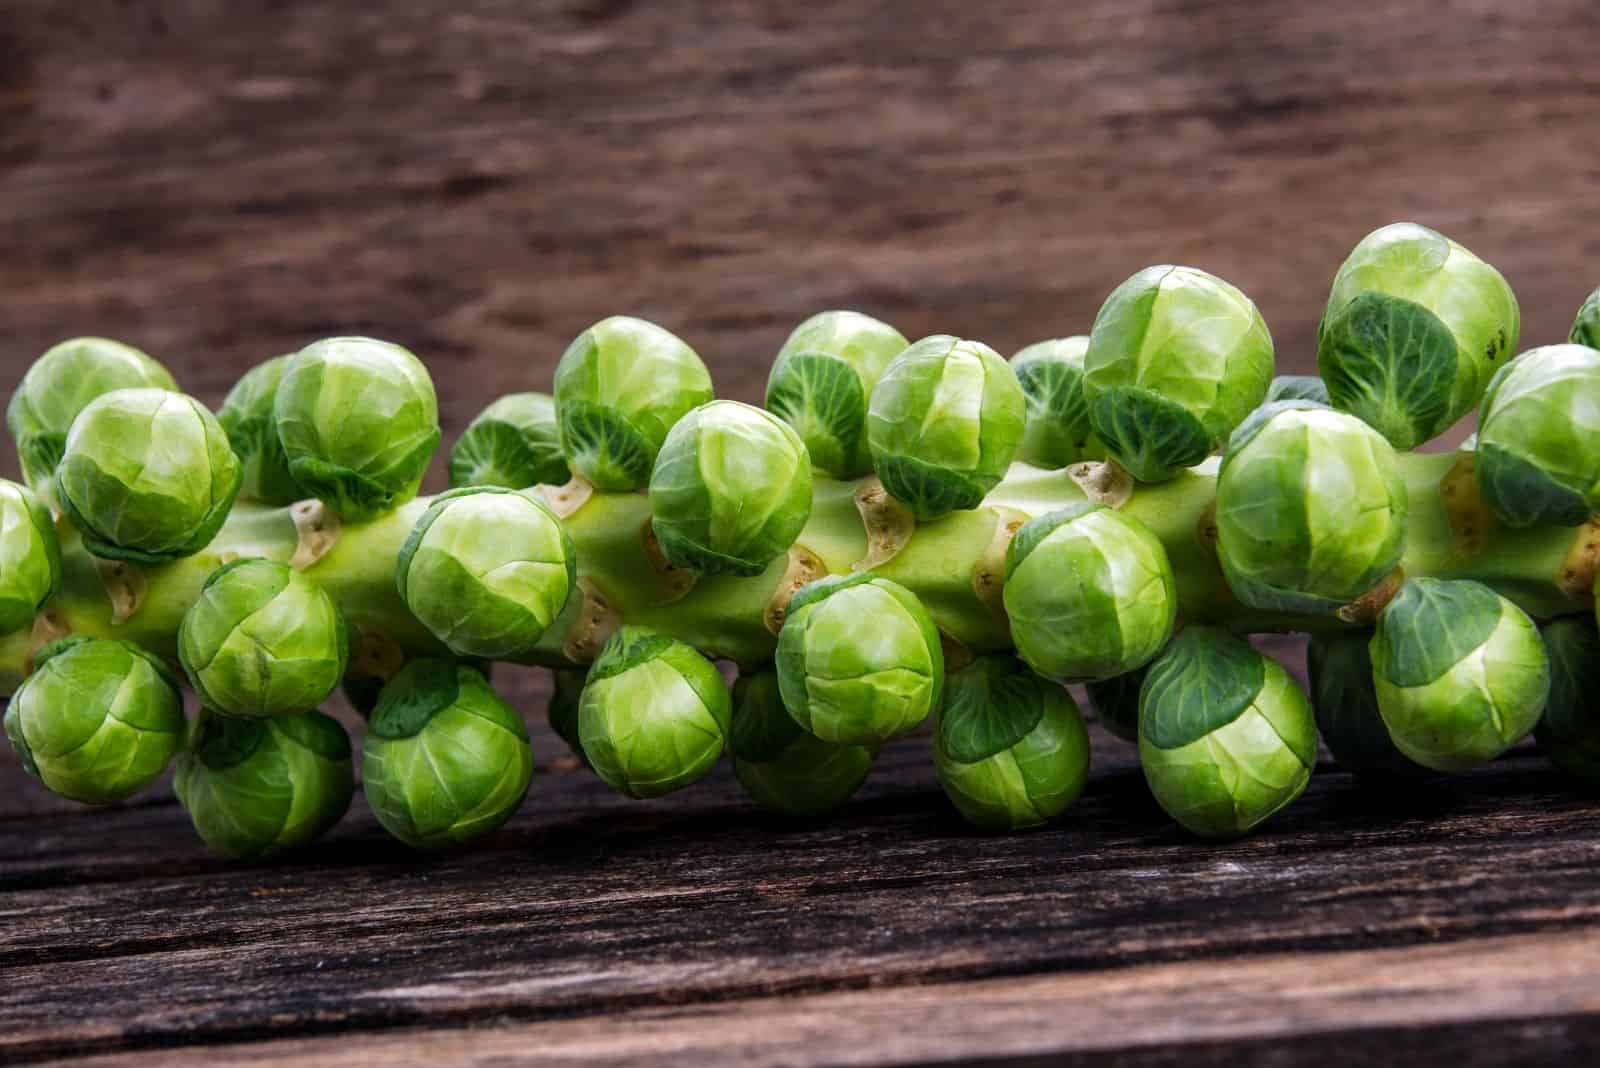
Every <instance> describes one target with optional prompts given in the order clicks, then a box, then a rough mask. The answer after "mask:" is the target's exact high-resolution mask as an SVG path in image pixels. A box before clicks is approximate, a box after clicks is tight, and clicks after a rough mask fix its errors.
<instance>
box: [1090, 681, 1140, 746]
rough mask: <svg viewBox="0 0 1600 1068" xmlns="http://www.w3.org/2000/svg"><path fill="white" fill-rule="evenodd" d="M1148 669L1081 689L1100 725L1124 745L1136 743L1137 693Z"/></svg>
mask: <svg viewBox="0 0 1600 1068" xmlns="http://www.w3.org/2000/svg"><path fill="white" fill-rule="evenodd" d="M1148 670H1149V669H1148V668H1139V669H1138V670H1136V671H1128V672H1124V673H1123V674H1121V675H1113V676H1112V677H1111V678H1109V679H1096V680H1094V681H1093V682H1090V683H1089V685H1088V686H1087V687H1085V689H1087V690H1088V692H1089V704H1090V705H1092V706H1093V708H1094V711H1095V714H1096V715H1097V716H1099V717H1100V725H1101V726H1102V727H1104V728H1105V729H1106V730H1108V731H1110V732H1111V733H1112V734H1114V735H1116V736H1117V737H1118V738H1121V739H1122V740H1123V741H1125V742H1133V743H1134V744H1136V745H1137V744H1138V742H1139V691H1140V690H1141V689H1143V687H1144V676H1145V673H1146V672H1147V671H1148Z"/></svg>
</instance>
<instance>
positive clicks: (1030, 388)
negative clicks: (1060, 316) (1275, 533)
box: [1011, 334, 1106, 467]
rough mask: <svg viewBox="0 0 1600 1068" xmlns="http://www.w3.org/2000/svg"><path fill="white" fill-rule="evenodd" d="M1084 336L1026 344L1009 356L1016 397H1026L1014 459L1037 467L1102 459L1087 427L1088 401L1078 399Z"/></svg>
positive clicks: (1086, 338) (1086, 344)
mask: <svg viewBox="0 0 1600 1068" xmlns="http://www.w3.org/2000/svg"><path fill="white" fill-rule="evenodd" d="M1088 351H1089V335H1087V334H1078V335H1076V336H1074V337H1059V338H1055V339H1053V340H1051V341H1040V342H1037V343H1036V344H1033V345H1029V346H1028V347H1027V348H1025V349H1022V350H1020V351H1018V352H1017V354H1016V355H1014V356H1012V357H1011V369H1012V370H1013V371H1015V372H1016V374H1017V382H1018V384H1019V385H1021V386H1022V395H1023V396H1024V397H1026V398H1027V402H1028V416H1027V425H1026V427H1025V429H1024V430H1023V432H1022V445H1021V447H1020V448H1019V449H1018V450H1017V459H1019V460H1022V461H1024V462H1025V463H1030V464H1033V465H1035V466H1037V467H1066V466H1067V465H1068V464H1075V463H1078V462H1080V461H1083V460H1101V459H1104V458H1105V455H1106V449H1105V446H1104V445H1102V444H1100V439H1098V438H1096V437H1095V436H1094V427H1093V426H1091V425H1090V424H1089V402H1088V400H1087V399H1085V397H1084V395H1083V358H1084V356H1085V355H1086V354H1087V353H1088Z"/></svg>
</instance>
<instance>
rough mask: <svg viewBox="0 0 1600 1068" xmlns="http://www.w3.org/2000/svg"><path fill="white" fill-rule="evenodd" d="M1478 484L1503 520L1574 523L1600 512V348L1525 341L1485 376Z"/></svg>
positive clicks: (1519, 524)
mask: <svg viewBox="0 0 1600 1068" xmlns="http://www.w3.org/2000/svg"><path fill="white" fill-rule="evenodd" d="M1476 451H1477V465H1476V466H1477V472H1478V485H1479V487H1480V489H1481V490H1482V492H1483V496H1484V499H1485V500H1487V501H1488V502H1489V505H1490V506H1491V507H1492V508H1493V509H1494V510H1495V514H1496V515H1498V516H1499V517H1500V519H1501V521H1502V522H1505V523H1507V524H1509V525H1511V526H1514V527H1531V526H1536V525H1539V524H1543V523H1554V524H1558V525H1561V526H1577V525H1578V524H1580V523H1585V522H1587V521H1588V520H1589V519H1591V518H1593V517H1594V516H1597V515H1600V351H1596V350H1595V349H1591V348H1589V347H1587V346H1585V345H1546V346H1544V347H1543V348H1537V349H1530V350H1529V351H1527V352H1525V353H1523V354H1522V355H1521V356H1518V357H1517V358H1516V359H1515V360H1512V361H1511V362H1510V363H1508V364H1506V365H1505V366H1504V367H1502V368H1501V369H1500V370H1499V372H1498V373H1496V374H1495V376H1494V379H1493V380H1492V381H1491V382H1490V383H1489V388H1488V390H1487V391H1486V392H1485V393H1484V397H1483V410H1482V414H1481V415H1480V417H1479V420H1478V441H1477V448H1476Z"/></svg>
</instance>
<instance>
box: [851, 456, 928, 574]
mask: <svg viewBox="0 0 1600 1068" xmlns="http://www.w3.org/2000/svg"><path fill="white" fill-rule="evenodd" d="M855 500H856V511H857V512H859V513H861V523H862V525H863V526H865V527H866V528H867V555H866V556H864V557H862V558H861V559H860V560H858V561H856V562H855V563H854V564H853V565H851V567H850V570H851V571H870V570H872V569H873V568H875V567H879V566H881V565H883V564H885V563H888V562H889V561H890V560H892V559H894V557H895V555H896V554H897V553H899V552H900V550H901V549H903V548H905V546H906V542H908V541H910V540H911V535H912V534H913V533H915V532H916V529H917V518H916V516H914V515H912V514H911V512H910V510H909V509H907V508H906V506H905V505H903V504H901V503H900V502H899V501H897V500H895V499H894V498H893V497H891V496H889V491H888V490H886V489H884V488H883V483H882V482H880V481H878V476H876V475H868V476H867V477H866V478H864V479H862V480H861V485H860V486H858V487H856V493H855Z"/></svg>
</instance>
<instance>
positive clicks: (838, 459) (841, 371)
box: [767, 311, 907, 479]
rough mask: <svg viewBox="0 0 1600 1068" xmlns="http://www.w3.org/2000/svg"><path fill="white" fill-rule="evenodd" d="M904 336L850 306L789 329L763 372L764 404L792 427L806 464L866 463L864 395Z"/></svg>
mask: <svg viewBox="0 0 1600 1068" xmlns="http://www.w3.org/2000/svg"><path fill="white" fill-rule="evenodd" d="M906 344H907V342H906V339H905V337H904V335H902V334H901V333H900V331H898V330H896V329H895V328H894V327H892V326H890V325H889V324H888V323H884V322H879V321H878V320H877V319H874V318H872V317H871V316H869V315H862V314H861V313H860V312H853V311H825V312H821V313H820V314H817V315H813V316H812V317H811V318H809V319H807V320H806V321H805V322H803V323H801V324H800V325H799V326H797V327H795V330H794V333H792V334H790V335H789V340H788V341H785V342H784V343H783V348H781V349H779V350H778V358H777V359H776V360H775V361H773V364H772V375H771V376H770V377H769V378H768V379H767V410H768V411H770V412H772V414H774V415H776V416H777V417H778V418H779V419H782V420H783V421H784V422H785V423H788V424H789V425H790V426H792V427H794V429H795V433H797V434H799V435H800V440H801V441H804V442H805V443H806V451H807V452H808V453H810V455H811V463H812V465H813V466H814V467H816V468H817V469H818V470H819V471H823V472H825V473H826V474H829V475H831V476H833V477H834V478H840V479H848V478H860V477H861V476H862V475H865V474H867V473H868V472H870V471H871V470H872V454H871V453H870V452H869V451H868V449H867V430H866V427H867V398H868V397H870V396H871V395H872V387H873V386H875V385H877V384H878V378H879V377H880V376H881V375H882V374H883V369H884V368H885V367H887V366H888V365H889V361H890V360H892V359H894V358H895V357H896V356H898V355H899V354H900V353H901V352H903V351H904V350H905V348H906Z"/></svg>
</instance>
